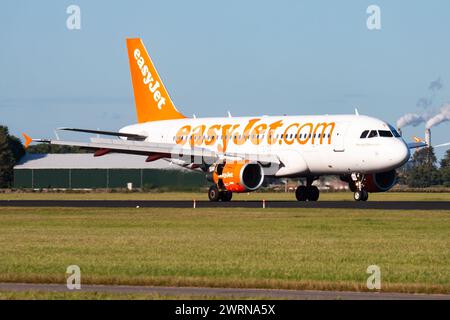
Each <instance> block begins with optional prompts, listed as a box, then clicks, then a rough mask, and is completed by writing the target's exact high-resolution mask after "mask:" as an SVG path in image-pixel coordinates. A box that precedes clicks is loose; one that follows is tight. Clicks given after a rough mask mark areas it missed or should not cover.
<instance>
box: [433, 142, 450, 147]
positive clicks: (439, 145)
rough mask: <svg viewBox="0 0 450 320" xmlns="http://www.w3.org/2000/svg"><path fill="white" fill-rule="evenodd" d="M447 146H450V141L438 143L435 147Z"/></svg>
mask: <svg viewBox="0 0 450 320" xmlns="http://www.w3.org/2000/svg"><path fill="white" fill-rule="evenodd" d="M447 146H450V142H446V143H441V144H438V145H437V146H434V148H440V147H447Z"/></svg>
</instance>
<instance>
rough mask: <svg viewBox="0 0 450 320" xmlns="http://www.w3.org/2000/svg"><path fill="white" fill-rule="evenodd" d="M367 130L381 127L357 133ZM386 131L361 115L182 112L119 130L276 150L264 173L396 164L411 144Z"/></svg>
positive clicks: (239, 149) (221, 147)
mask: <svg viewBox="0 0 450 320" xmlns="http://www.w3.org/2000/svg"><path fill="white" fill-rule="evenodd" d="M366 130H368V131H369V132H370V131H376V132H377V133H378V132H379V131H382V133H380V134H377V136H374V137H366V138H361V134H362V133H363V132H364V131H366ZM386 131H389V132H395V129H393V128H392V127H391V126H389V125H388V124H387V123H386V122H384V121H381V120H379V119H376V118H372V117H368V116H360V115H323V116H279V117H277V116H261V117H226V118H192V119H187V118H186V119H177V120H164V121H152V122H146V123H140V124H134V125H130V126H127V127H124V128H122V129H121V130H120V132H124V133H133V134H140V135H145V136H147V137H148V138H147V139H146V141H149V142H153V143H164V144H173V145H174V146H181V147H183V148H191V147H192V146H195V147H199V148H203V149H207V150H211V151H214V152H218V153H221V154H225V155H226V154H252V155H255V154H256V155H275V156H277V157H278V158H279V160H280V162H281V164H282V165H279V166H277V167H276V168H272V171H270V170H266V169H265V173H266V174H267V175H274V176H302V175H323V174H348V173H353V172H359V173H375V172H384V171H389V170H392V169H396V168H398V167H400V166H402V165H403V164H404V163H406V162H407V161H408V159H409V156H410V153H409V149H408V147H407V145H406V144H405V142H404V141H403V139H402V138H401V137H395V136H389V135H387V134H386ZM395 134H396V132H395ZM372 135H373V134H372ZM380 135H385V136H380Z"/></svg>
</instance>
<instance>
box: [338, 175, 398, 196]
mask: <svg viewBox="0 0 450 320" xmlns="http://www.w3.org/2000/svg"><path fill="white" fill-rule="evenodd" d="M341 180H342V181H345V182H348V186H349V188H350V190H351V191H352V192H355V191H356V185H355V181H353V180H352V178H351V176H350V175H345V176H341ZM396 183H397V174H396V172H395V170H391V171H386V172H379V173H372V174H366V175H365V176H364V180H363V186H364V190H366V191H368V192H385V191H388V190H389V189H391V188H392V187H393V186H394V185H395V184H396Z"/></svg>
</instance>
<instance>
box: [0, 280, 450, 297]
mask: <svg viewBox="0 0 450 320" xmlns="http://www.w3.org/2000/svg"><path fill="white" fill-rule="evenodd" d="M0 291H16V292H24V291H41V292H101V293H115V294H157V295H162V296H183V295H184V296H197V297H201V298H205V297H208V296H210V297H220V298H265V299H292V300H306V299H307V300H310V299H320V300H336V299H340V300H342V299H344V300H450V295H446V294H410V293H395V292H350V291H315V290H277V289H243V288H205V287H152V286H124V285H83V284H82V285H81V289H80V290H69V289H67V287H66V286H65V285H62V284H37V283H0Z"/></svg>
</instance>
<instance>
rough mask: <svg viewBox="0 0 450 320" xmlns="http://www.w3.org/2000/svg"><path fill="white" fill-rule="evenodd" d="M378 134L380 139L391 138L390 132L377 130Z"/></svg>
mask: <svg viewBox="0 0 450 320" xmlns="http://www.w3.org/2000/svg"><path fill="white" fill-rule="evenodd" d="M378 134H379V135H380V137H387V138H392V137H393V135H392V132H390V131H389V130H378Z"/></svg>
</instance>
